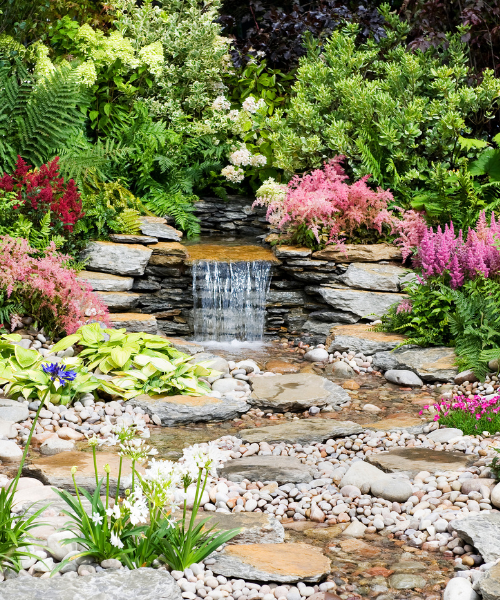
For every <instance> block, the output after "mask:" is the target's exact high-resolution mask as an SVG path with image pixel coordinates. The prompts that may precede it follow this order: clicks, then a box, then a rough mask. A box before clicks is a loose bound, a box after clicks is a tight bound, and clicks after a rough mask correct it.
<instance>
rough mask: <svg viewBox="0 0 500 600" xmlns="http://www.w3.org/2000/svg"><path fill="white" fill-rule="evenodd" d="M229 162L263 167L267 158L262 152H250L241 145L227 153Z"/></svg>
mask: <svg viewBox="0 0 500 600" xmlns="http://www.w3.org/2000/svg"><path fill="white" fill-rule="evenodd" d="M229 161H230V162H231V164H233V165H236V166H238V167H263V166H264V165H265V164H266V163H267V159H266V157H265V156H264V155H263V154H252V153H251V152H250V151H249V150H248V149H247V148H246V146H245V145H241V147H240V149H239V150H235V151H234V152H232V153H231V154H230V155H229Z"/></svg>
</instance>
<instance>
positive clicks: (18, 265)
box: [0, 236, 108, 335]
mask: <svg viewBox="0 0 500 600" xmlns="http://www.w3.org/2000/svg"><path fill="white" fill-rule="evenodd" d="M68 260H69V257H68V256H65V255H63V254H59V253H57V252H56V251H55V248H54V247H53V246H52V247H50V246H49V248H47V250H46V254H45V256H39V254H38V253H37V251H36V250H35V249H34V248H32V247H31V246H30V245H29V244H28V242H27V241H26V240H24V239H22V238H16V239H14V238H11V237H9V236H0V290H1V291H2V293H3V298H4V299H7V300H11V301H12V302H14V303H15V304H18V305H20V306H21V307H22V314H23V315H26V316H30V317H33V319H34V320H35V323H38V324H39V325H40V327H43V328H44V330H45V331H46V333H47V334H49V335H57V334H61V333H64V332H66V333H73V332H74V331H75V330H76V329H78V328H79V327H80V326H82V325H83V324H85V323H86V322H87V321H89V320H101V321H105V322H106V321H107V312H108V311H107V308H106V306H105V305H104V304H103V303H102V302H101V301H100V300H99V298H98V297H97V296H96V295H95V294H93V293H92V291H91V288H90V287H89V286H88V285H87V284H85V283H83V282H82V281H79V280H78V279H77V277H76V271H75V270H74V269H72V268H70V267H69V266H68ZM4 325H6V323H4ZM9 325H10V323H9Z"/></svg>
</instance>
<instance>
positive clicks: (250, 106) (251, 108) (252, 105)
mask: <svg viewBox="0 0 500 600" xmlns="http://www.w3.org/2000/svg"><path fill="white" fill-rule="evenodd" d="M265 105H266V103H265V101H264V100H263V99H262V98H261V99H260V100H259V101H258V102H255V98H254V97H253V96H248V98H247V99H246V100H245V101H244V102H243V104H242V105H241V106H242V108H243V110H246V111H248V112H249V113H252V114H254V113H256V112H257V111H258V110H259V108H263V107H264V106H265Z"/></svg>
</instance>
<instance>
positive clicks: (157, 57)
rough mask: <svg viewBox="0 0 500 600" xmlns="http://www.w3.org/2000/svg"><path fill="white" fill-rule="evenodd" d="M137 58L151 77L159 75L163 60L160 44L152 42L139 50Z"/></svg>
mask: <svg viewBox="0 0 500 600" xmlns="http://www.w3.org/2000/svg"><path fill="white" fill-rule="evenodd" d="M139 58H140V59H141V60H142V62H143V63H144V64H145V65H146V66H147V67H148V69H149V71H150V73H152V74H153V75H161V73H162V70H163V64H164V62H165V58H164V56H163V46H162V44H161V42H159V41H158V42H154V43H152V44H149V46H144V48H141V49H140V50H139Z"/></svg>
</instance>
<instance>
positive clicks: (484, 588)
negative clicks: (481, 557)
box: [450, 564, 500, 600]
mask: <svg viewBox="0 0 500 600" xmlns="http://www.w3.org/2000/svg"><path fill="white" fill-rule="evenodd" d="M452 581H453V580H452ZM479 590H480V592H481V596H482V598H483V600H498V598H500V564H497V565H494V566H493V567H491V569H488V570H487V571H486V574H485V576H484V577H482V578H481V580H480V582H479ZM477 598H479V597H478V596H477ZM450 600H455V599H454V598H453V599H452V598H451V596H450ZM467 600H468V599H467ZM471 600H476V598H471Z"/></svg>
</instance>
